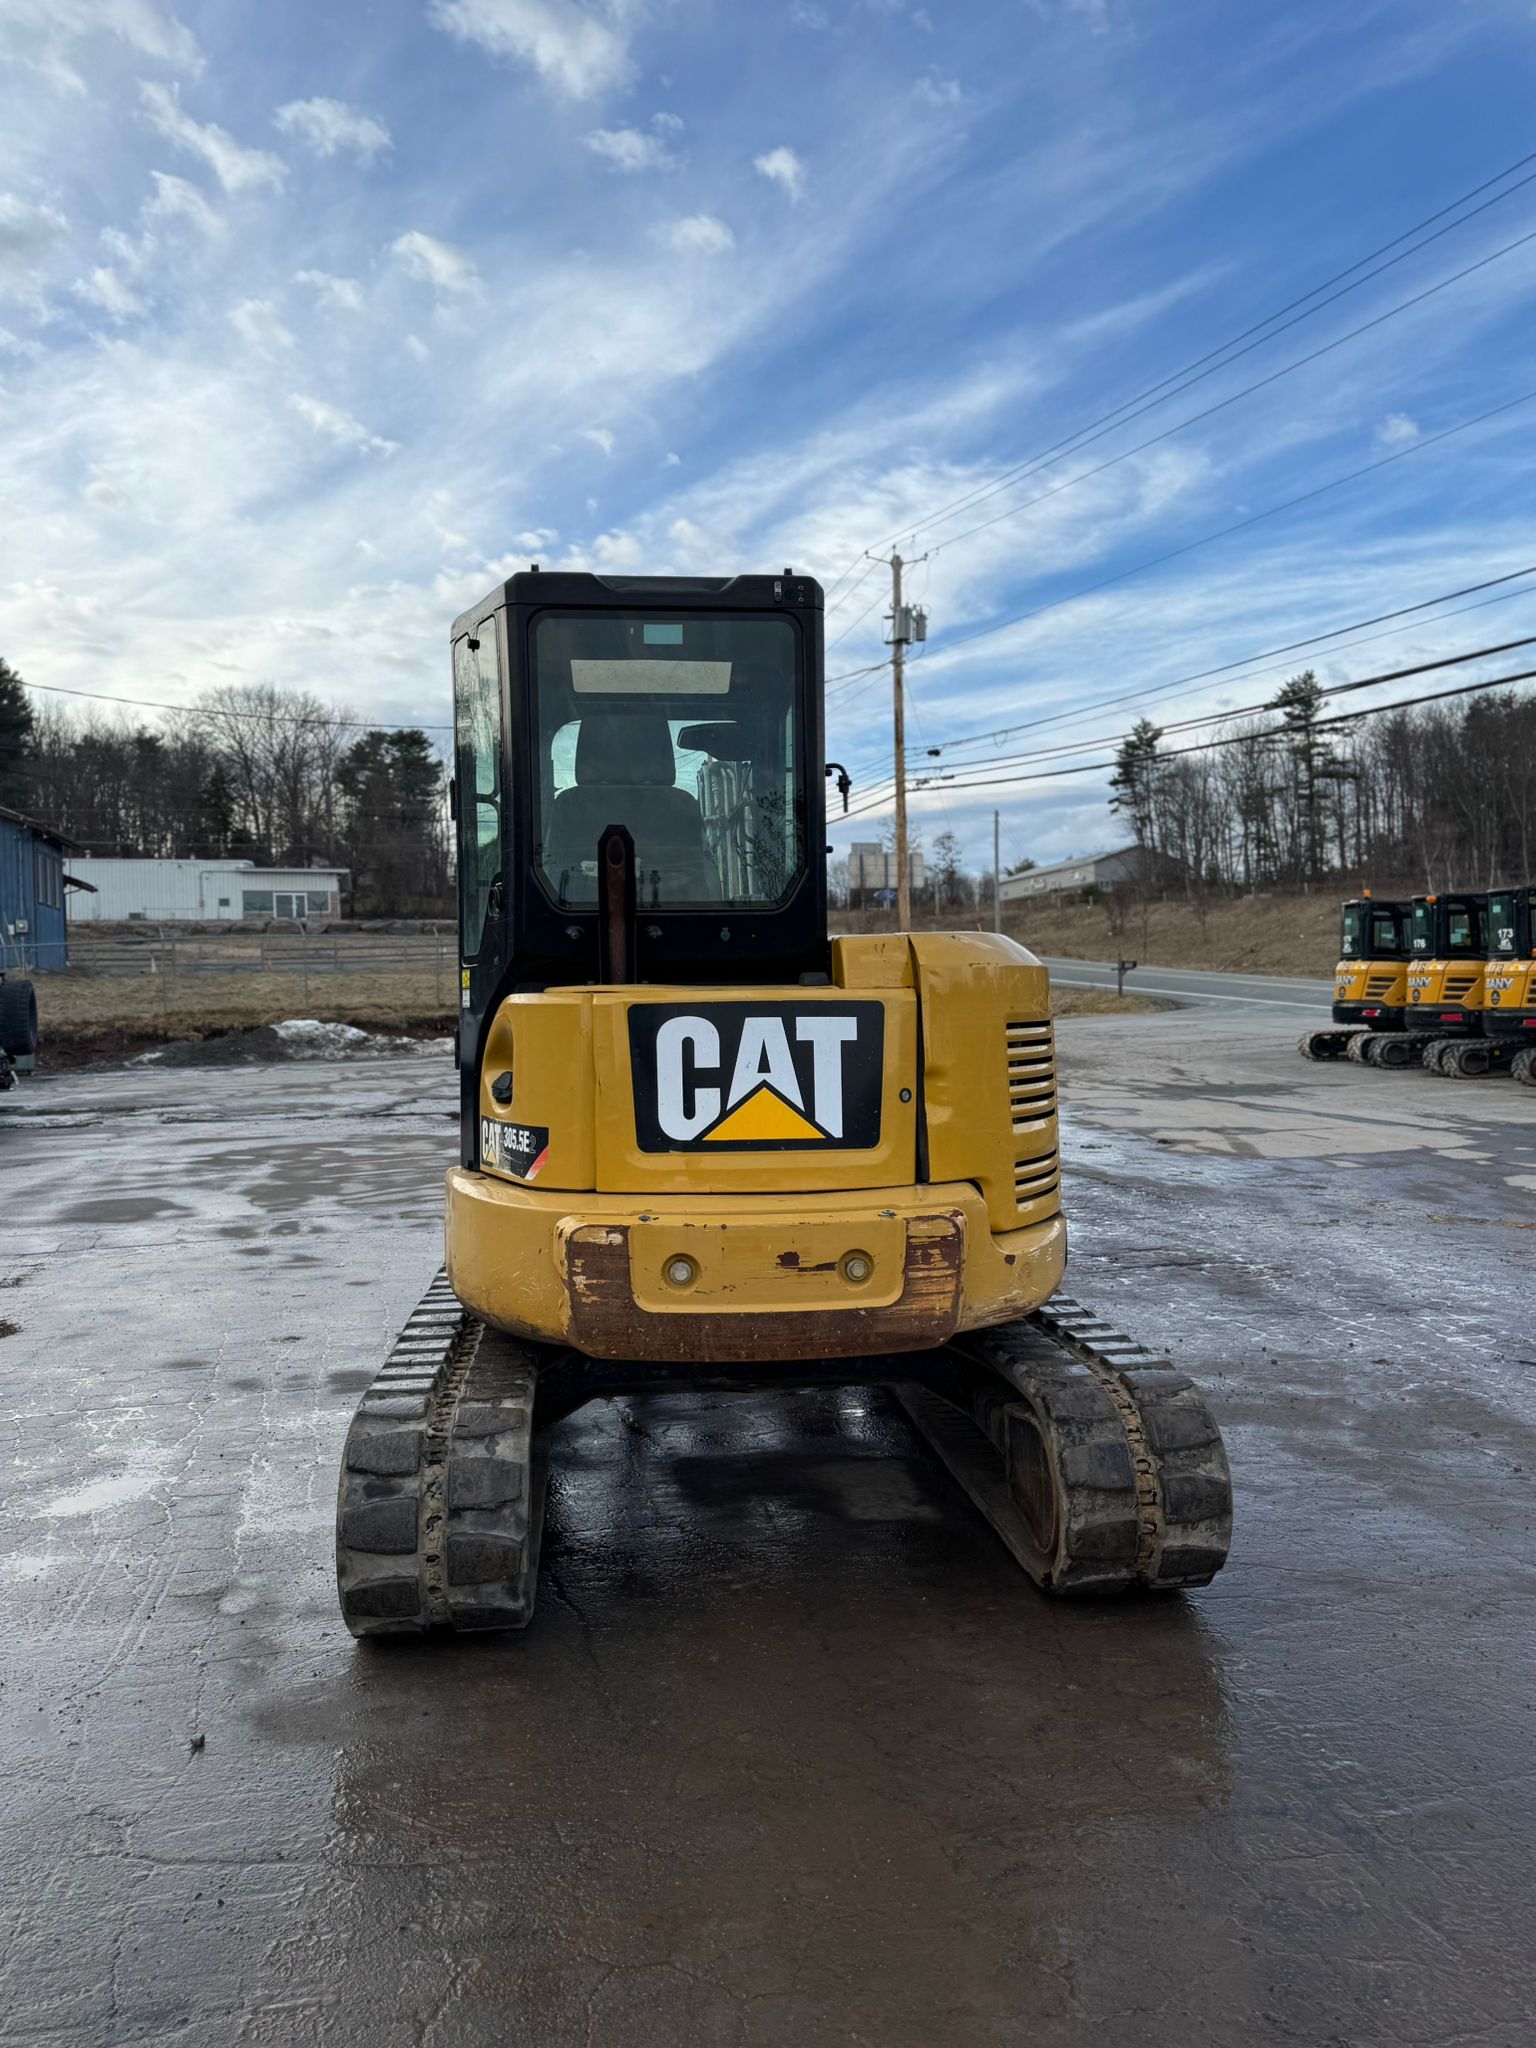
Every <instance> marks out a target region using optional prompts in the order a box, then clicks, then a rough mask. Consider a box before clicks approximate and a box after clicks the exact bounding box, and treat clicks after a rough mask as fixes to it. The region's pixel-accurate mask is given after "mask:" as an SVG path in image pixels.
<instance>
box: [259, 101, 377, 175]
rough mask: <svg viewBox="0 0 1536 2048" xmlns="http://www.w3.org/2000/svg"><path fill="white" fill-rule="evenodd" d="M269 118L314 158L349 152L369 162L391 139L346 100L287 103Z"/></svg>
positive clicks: (375, 118)
mask: <svg viewBox="0 0 1536 2048" xmlns="http://www.w3.org/2000/svg"><path fill="white" fill-rule="evenodd" d="M272 118H273V120H274V122H275V123H276V124H277V126H278V127H279V128H281V129H282V131H283V133H284V134H285V135H296V136H297V137H298V139H299V140H300V141H301V142H303V143H307V144H308V146H309V147H310V148H311V149H312V150H313V151H314V153H315V155H316V156H338V155H340V153H341V152H342V151H343V150H350V151H351V152H352V153H353V155H355V156H358V157H360V158H361V159H362V161H363V162H364V163H371V162H372V161H373V159H374V158H375V157H376V156H378V155H379V154H380V153H381V152H382V151H384V150H386V149H388V148H389V147H390V144H391V140H392V138H391V136H390V132H389V130H388V129H387V128H386V127H385V125H384V123H383V122H382V121H380V120H379V119H378V118H377V117H376V116H375V115H373V114H365V113H364V112H363V111H362V109H361V108H360V107H349V106H348V105H347V104H346V102H345V100H327V99H313V100H290V101H289V102H288V104H287V105H286V106H284V107H279V108H278V110H277V112H276V113H275V114H274V115H273V116H272Z"/></svg>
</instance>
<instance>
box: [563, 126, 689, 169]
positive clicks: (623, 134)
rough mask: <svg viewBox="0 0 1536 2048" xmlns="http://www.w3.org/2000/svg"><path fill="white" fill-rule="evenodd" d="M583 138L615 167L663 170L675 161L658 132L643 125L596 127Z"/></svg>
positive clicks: (595, 153)
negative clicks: (651, 133)
mask: <svg viewBox="0 0 1536 2048" xmlns="http://www.w3.org/2000/svg"><path fill="white" fill-rule="evenodd" d="M582 141H583V142H584V143H585V144H586V145H587V148H588V149H590V150H591V151H592V152H593V154H594V155H595V156H600V157H606V158H607V160H608V162H609V164H611V165H612V167H613V169H614V170H616V171H662V170H666V169H667V167H668V166H669V165H671V164H673V163H675V162H676V158H675V157H674V156H673V155H672V152H671V151H670V150H669V149H668V148H667V145H666V144H665V143H664V142H663V141H662V139H661V137H660V136H659V135H647V134H646V133H645V131H644V130H643V129H641V128H594V129H593V130H592V133H591V134H590V135H584V136H583V137H582Z"/></svg>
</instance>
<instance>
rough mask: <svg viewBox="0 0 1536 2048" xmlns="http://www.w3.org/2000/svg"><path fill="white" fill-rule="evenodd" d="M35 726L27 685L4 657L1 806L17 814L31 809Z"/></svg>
mask: <svg viewBox="0 0 1536 2048" xmlns="http://www.w3.org/2000/svg"><path fill="white" fill-rule="evenodd" d="M32 726H33V717H32V701H31V699H30V698H29V697H28V695H27V691H26V685H25V684H24V683H23V682H22V680H21V677H20V676H19V675H17V673H16V671H15V669H13V668H12V667H11V665H10V663H9V662H8V661H7V660H6V659H5V657H4V656H3V655H0V804H4V805H6V806H7V808H8V809H10V810H13V811H21V810H25V809H26V805H27V784H28V780H29V778H28V773H27V753H28V743H29V742H30V740H31V737H32Z"/></svg>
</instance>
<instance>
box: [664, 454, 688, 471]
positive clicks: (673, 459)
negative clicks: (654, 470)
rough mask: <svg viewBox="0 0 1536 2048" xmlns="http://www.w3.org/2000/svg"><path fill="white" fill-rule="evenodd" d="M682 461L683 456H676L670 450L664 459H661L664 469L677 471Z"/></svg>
mask: <svg viewBox="0 0 1536 2048" xmlns="http://www.w3.org/2000/svg"><path fill="white" fill-rule="evenodd" d="M682 459H683V458H682V457H681V455H674V454H673V453H672V451H671V450H670V449H668V451H667V453H666V454H665V455H663V457H662V458H661V466H662V468H663V469H676V468H677V467H678V465H679V464H680V463H681V461H682Z"/></svg>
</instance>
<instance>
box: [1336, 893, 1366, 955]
mask: <svg viewBox="0 0 1536 2048" xmlns="http://www.w3.org/2000/svg"><path fill="white" fill-rule="evenodd" d="M1362 922H1363V920H1362V918H1361V914H1360V908H1359V905H1358V904H1354V903H1350V904H1347V905H1346V906H1345V910H1344V917H1343V921H1342V924H1341V927H1340V932H1339V951H1340V952H1341V953H1342V954H1343V955H1344V957H1345V959H1346V960H1353V959H1354V958H1355V957H1356V956H1357V955H1358V953H1359V951H1360V928H1361V924H1362Z"/></svg>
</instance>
